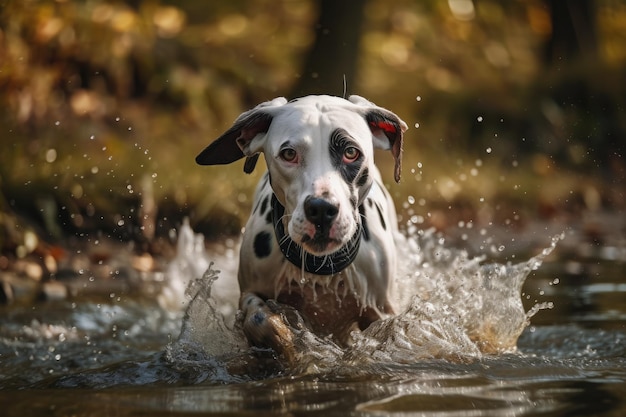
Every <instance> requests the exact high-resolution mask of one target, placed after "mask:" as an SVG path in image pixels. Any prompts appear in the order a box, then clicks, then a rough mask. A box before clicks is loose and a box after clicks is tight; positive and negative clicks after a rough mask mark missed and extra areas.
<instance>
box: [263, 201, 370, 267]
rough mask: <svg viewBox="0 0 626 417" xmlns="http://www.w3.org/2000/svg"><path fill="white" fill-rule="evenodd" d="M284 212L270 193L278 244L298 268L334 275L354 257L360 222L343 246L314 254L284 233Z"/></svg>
mask: <svg viewBox="0 0 626 417" xmlns="http://www.w3.org/2000/svg"><path fill="white" fill-rule="evenodd" d="M284 214H285V207H283V205H282V204H280V202H279V201H278V199H277V198H276V196H275V195H274V194H272V221H273V222H274V233H275V234H276V240H277V242H278V246H279V247H280V250H281V252H282V253H283V255H284V256H285V258H286V259H287V260H288V261H289V262H291V263H292V264H294V265H295V266H297V267H298V268H304V270H305V271H306V272H309V273H311V274H315V275H334V274H338V273H339V272H341V271H343V270H344V269H346V268H347V267H348V266H349V265H350V264H351V263H352V262H353V261H354V260H355V259H356V255H357V253H359V246H360V245H361V236H362V235H363V228H362V226H361V224H360V223H359V224H358V227H357V230H356V232H355V233H354V235H352V237H351V238H350V240H349V241H348V243H347V244H346V245H345V246H343V247H342V248H340V249H339V250H338V251H336V252H334V253H331V254H330V255H324V256H316V255H313V254H310V253H308V252H306V251H305V250H304V249H303V248H302V246H300V245H298V244H297V243H296V242H294V241H293V240H291V238H290V237H289V235H288V234H286V233H285V225H284V224H283V221H282V217H283V215H284Z"/></svg>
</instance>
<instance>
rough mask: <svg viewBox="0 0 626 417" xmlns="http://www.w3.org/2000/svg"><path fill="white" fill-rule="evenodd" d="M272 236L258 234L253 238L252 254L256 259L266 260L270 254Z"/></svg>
mask: <svg viewBox="0 0 626 417" xmlns="http://www.w3.org/2000/svg"><path fill="white" fill-rule="evenodd" d="M271 243H272V235H270V234H269V233H267V232H259V233H258V234H257V235H256V236H255V237H254V254H255V255H256V257H257V258H267V257H268V256H269V255H270V253H271V252H272V246H271Z"/></svg>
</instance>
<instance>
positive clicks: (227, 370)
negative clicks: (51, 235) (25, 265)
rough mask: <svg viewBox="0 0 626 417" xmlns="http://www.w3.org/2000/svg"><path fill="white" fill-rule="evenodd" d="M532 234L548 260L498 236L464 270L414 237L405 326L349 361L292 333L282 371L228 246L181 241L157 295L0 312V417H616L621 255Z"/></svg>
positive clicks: (447, 245)
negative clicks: (244, 326)
mask: <svg viewBox="0 0 626 417" xmlns="http://www.w3.org/2000/svg"><path fill="white" fill-rule="evenodd" d="M542 230H543V231H542V233H540V234H539V235H538V240H539V241H540V242H542V247H541V248H539V249H537V250H534V253H535V254H536V255H535V256H534V257H530V256H526V257H525V259H526V260H522V258H524V255H521V254H519V253H513V252H515V250H514V249H515V248H513V247H511V246H512V245H510V244H509V243H508V242H509V240H507V246H508V248H501V247H500V245H499V244H498V241H499V240H500V242H504V239H503V238H502V237H491V238H490V239H491V240H489V239H483V240H482V242H483V244H482V245H480V244H479V245H478V249H477V250H476V251H475V252H476V253H477V254H478V255H477V256H474V255H469V254H468V253H467V252H465V251H464V250H457V249H454V248H453V246H454V245H453V244H452V243H451V242H450V241H449V240H446V239H444V238H442V237H441V236H437V235H436V234H434V233H430V232H423V231H417V230H416V229H410V230H408V231H407V234H408V235H409V236H410V237H409V238H408V240H407V243H406V245H404V251H405V252H404V253H403V254H402V256H401V258H402V259H403V261H402V262H403V267H402V271H401V274H400V275H399V281H400V285H401V286H402V289H403V291H401V292H400V294H402V295H403V296H404V297H403V299H402V300H399V301H401V302H403V303H404V304H405V306H406V308H405V310H404V312H403V313H401V314H399V315H398V316H397V317H394V318H392V319H389V320H387V321H384V322H381V323H378V324H377V325H376V326H374V327H372V328H371V329H369V330H368V331H366V332H364V333H363V334H362V335H360V336H358V337H357V342H356V344H355V346H354V347H353V348H351V349H345V350H342V349H340V348H338V347H337V346H335V345H334V344H333V343H331V342H330V341H328V340H322V339H318V338H316V337H315V336H314V335H312V334H310V333H308V332H306V329H297V328H294V332H295V334H296V340H297V347H298V355H299V360H298V362H297V364H295V365H293V364H291V365H290V364H286V363H285V362H284V361H283V360H282V359H281V358H279V357H278V358H277V357H275V356H274V355H273V354H272V353H271V352H269V351H263V350H252V349H250V348H248V346H247V344H246V343H245V340H244V339H243V337H242V336H241V332H240V330H239V329H238V328H237V326H236V325H235V324H234V321H235V320H234V317H235V308H234V302H235V301H234V300H235V299H236V295H237V294H236V287H235V286H233V285H232V284H233V283H234V279H233V277H234V274H235V271H236V262H237V256H236V248H226V249H225V250H222V251H220V253H211V254H206V253H205V252H204V245H203V244H202V241H201V238H199V237H198V236H196V235H194V234H193V233H192V232H191V231H190V230H188V229H183V230H181V231H180V241H179V253H178V256H177V257H176V259H174V261H172V262H171V263H170V265H169V267H168V269H167V271H165V277H156V278H155V280H157V281H159V282H161V288H160V291H159V292H158V294H155V295H154V296H149V297H148V296H145V295H132V296H131V295H126V294H123V293H115V294H113V293H112V294H109V295H108V296H107V297H100V298H97V297H92V298H87V297H85V298H84V299H73V300H70V301H58V302H50V303H38V304H35V305H32V304H28V305H10V306H3V307H1V311H0V314H1V317H2V324H1V326H0V360H1V362H0V378H1V381H0V409H1V410H3V412H2V414H3V415H7V416H18V415H20V416H21V415H29V416H43V415H47V416H50V415H53V416H66V415H115V416H126V415H137V414H142V415H187V414H189V413H192V412H193V413H203V414H209V415H210V414H214V415H251V414H254V415H258V413H259V412H260V411H262V412H263V414H264V415H272V414H275V415H278V414H288V415H290V414H296V415H320V414H324V415H338V416H339V415H341V416H343V415H433V416H459V415H463V416H465V415H470V416H471V415H493V416H503V415H607V416H608V415H614V416H619V415H624V414H626V396H625V395H626V394H625V393H626V279H625V276H624V262H626V253H625V249H624V241H623V239H622V240H620V239H621V238H619V236H618V237H617V238H616V239H614V240H612V241H607V242H604V243H603V244H596V243H593V244H586V243H585V242H582V241H580V239H579V237H578V236H577V235H576V233H574V232H572V231H568V230H566V231H565V232H563V233H560V232H558V233H557V232H553V231H546V230H544V229H542ZM466 232H467V233H466ZM468 233H469V232H468V231H467V230H465V231H463V233H462V234H463V235H465V234H468ZM487 234H488V235H490V234H489V233H487ZM480 235H483V236H484V233H481V234H480ZM490 236H491V235H490ZM536 236H537V235H536ZM478 240H479V239H474V238H472V237H471V236H470V237H469V238H468V240H467V241H465V236H464V240H463V241H465V242H467V246H468V247H469V246H470V243H475V242H477V241H478ZM520 241H521V239H517V242H518V243H519V242H520ZM494 244H495V249H494V250H493V253H491V251H490V250H489V247H490V246H493V245H494ZM542 248H543V249H542ZM517 249H519V248H517ZM481 253H484V254H488V255H489V258H492V256H491V255H497V254H498V253H500V254H501V258H500V259H496V260H495V261H493V260H489V259H487V256H484V255H481ZM493 257H496V258H497V256H493ZM210 262H213V264H212V265H211V266H210ZM209 266H210V269H209ZM207 269H208V273H205V271H207ZM217 270H219V271H220V272H216V271H217ZM190 277H193V278H190ZM157 278H158V279H157ZM160 280H163V281H160Z"/></svg>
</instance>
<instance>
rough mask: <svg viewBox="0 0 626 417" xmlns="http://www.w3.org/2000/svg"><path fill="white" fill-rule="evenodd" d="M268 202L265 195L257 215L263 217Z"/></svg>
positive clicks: (268, 197)
mask: <svg viewBox="0 0 626 417" xmlns="http://www.w3.org/2000/svg"><path fill="white" fill-rule="evenodd" d="M269 202H270V196H269V195H266V196H265V198H263V201H262V202H261V212H260V213H259V214H260V215H261V216H262V215H263V213H265V210H267V205H268V204H269Z"/></svg>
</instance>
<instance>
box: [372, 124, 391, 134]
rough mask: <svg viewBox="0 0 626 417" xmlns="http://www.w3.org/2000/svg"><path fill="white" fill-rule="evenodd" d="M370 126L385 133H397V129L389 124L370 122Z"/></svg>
mask: <svg viewBox="0 0 626 417" xmlns="http://www.w3.org/2000/svg"><path fill="white" fill-rule="evenodd" d="M370 126H372V127H377V128H379V129H381V130H384V131H385V132H389V133H397V130H396V127H395V126H394V125H393V124H392V123H389V122H370Z"/></svg>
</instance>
